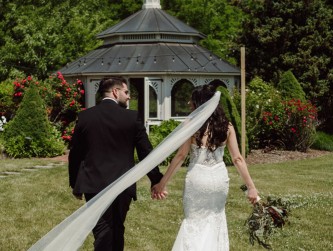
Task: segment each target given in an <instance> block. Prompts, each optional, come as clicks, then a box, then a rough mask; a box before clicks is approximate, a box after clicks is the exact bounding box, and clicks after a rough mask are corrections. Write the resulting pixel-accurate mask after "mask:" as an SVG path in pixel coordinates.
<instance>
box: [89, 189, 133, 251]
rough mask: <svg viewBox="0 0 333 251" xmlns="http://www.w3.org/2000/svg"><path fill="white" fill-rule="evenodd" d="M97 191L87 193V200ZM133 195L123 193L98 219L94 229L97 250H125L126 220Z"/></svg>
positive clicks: (95, 248)
mask: <svg viewBox="0 0 333 251" xmlns="http://www.w3.org/2000/svg"><path fill="white" fill-rule="evenodd" d="M95 195H96V194H95V193H85V194H84V196H85V199H86V201H89V200H90V199H92V198H93V197H94V196H95ZM131 201H132V197H131V196H130V195H129V194H128V193H126V191H125V192H123V193H121V194H120V195H119V196H118V197H117V198H116V199H115V200H114V202H113V203H112V204H111V205H110V207H109V208H108V209H107V210H106V211H105V213H104V214H103V215H102V217H101V218H100V219H99V220H98V222H97V224H96V226H95V227H94V229H93V234H94V238H95V242H94V250H95V251H123V250H124V233H125V226H124V222H125V219H126V215H127V212H128V210H129V208H130V204H131Z"/></svg>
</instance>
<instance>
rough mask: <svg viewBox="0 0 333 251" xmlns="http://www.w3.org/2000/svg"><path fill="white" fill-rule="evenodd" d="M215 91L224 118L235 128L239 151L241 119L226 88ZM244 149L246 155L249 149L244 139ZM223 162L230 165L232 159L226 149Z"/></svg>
mask: <svg viewBox="0 0 333 251" xmlns="http://www.w3.org/2000/svg"><path fill="white" fill-rule="evenodd" d="M217 91H220V92H221V98H220V105H221V106H222V108H223V110H224V112H225V115H226V117H227V118H228V119H229V121H230V123H231V124H232V125H233V127H234V128H235V131H236V136H237V142H238V147H239V149H240V148H241V131H242V129H241V117H240V115H239V112H238V110H237V106H236V104H235V103H234V101H233V100H232V98H231V96H230V93H229V91H228V89H227V88H225V87H222V86H219V87H218V88H217ZM245 149H246V154H247V152H248V149H249V148H248V143H247V139H246V146H245ZM224 162H225V163H226V164H227V165H231V164H232V159H231V156H230V154H229V152H228V149H226V151H225V155H224Z"/></svg>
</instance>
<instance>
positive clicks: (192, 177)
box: [152, 85, 258, 251]
mask: <svg viewBox="0 0 333 251" xmlns="http://www.w3.org/2000/svg"><path fill="white" fill-rule="evenodd" d="M214 93H215V88H214V87H213V86H211V85H204V86H200V87H198V88H197V89H195V90H194V91H193V93H192V98H191V101H190V102H189V103H190V105H191V108H192V109H193V110H194V109H196V108H197V107H199V106H200V105H202V104H203V103H205V102H206V101H207V100H209V99H210V98H211V97H212V96H213V95H214ZM226 146H227V147H228V150H229V152H230V155H231V157H232V161H233V163H234V165H235V166H236V168H237V171H238V172H239V174H240V176H241V177H242V179H243V180H244V182H245V184H246V186H247V188H248V193H247V197H248V199H249V201H250V202H251V203H252V204H254V203H255V202H256V201H257V196H258V192H257V190H256V188H255V185H254V183H253V181H252V179H251V176H250V174H249V172H248V169H247V165H246V163H245V160H244V158H243V157H242V156H241V154H240V152H239V149H238V143H237V139H236V133H235V129H234V127H233V126H232V124H231V123H230V122H229V121H228V119H227V118H226V116H225V114H224V112H223V109H222V108H221V107H220V106H217V108H216V109H215V111H214V112H213V114H212V115H211V116H210V117H209V119H208V120H207V121H206V122H205V123H204V124H203V125H202V127H201V128H200V129H199V130H198V131H197V132H196V133H195V134H194V135H193V136H192V137H191V138H190V139H189V140H187V141H186V142H185V143H184V144H183V145H182V146H181V147H180V148H179V149H178V152H177V154H176V155H175V157H174V158H173V159H172V161H171V163H170V165H169V167H168V169H167V171H166V173H165V174H164V177H163V178H162V179H161V181H160V183H158V184H156V185H155V186H154V187H153V189H152V197H153V198H155V199H163V198H164V197H165V196H164V193H163V191H165V189H166V185H167V183H168V182H169V181H170V179H171V177H172V176H173V175H174V174H175V172H176V171H177V170H178V169H179V168H180V167H181V165H182V164H183V162H184V160H185V158H186V156H187V154H188V153H189V152H190V164H189V166H188V170H187V174H186V178H185V188H184V194H183V206H184V214H185V219H184V220H183V222H182V224H181V227H180V229H179V232H178V235H177V238H176V241H175V243H174V246H173V249H172V250H174V251H181V250H189V251H201V250H202V251H204V250H210V251H214V250H216V251H218V250H219V251H222V250H223V251H224V250H229V238H228V229H227V222H226V216H225V203H226V199H227V195H228V190H229V177H228V172H227V169H226V166H225V164H224V162H223V154H224V148H225V147H226Z"/></svg>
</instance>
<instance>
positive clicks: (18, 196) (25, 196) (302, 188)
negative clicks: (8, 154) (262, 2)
mask: <svg viewBox="0 0 333 251" xmlns="http://www.w3.org/2000/svg"><path fill="white" fill-rule="evenodd" d="M47 163H48V162H47V160H42V159H28V160H27V159H25V160H0V172H3V171H16V172H19V171H22V169H23V168H27V167H32V166H35V165H45V164H47ZM161 169H162V171H163V172H164V171H165V168H164V167H162V168H161ZM332 169H333V154H330V155H326V156H323V157H320V158H316V159H310V160H309V159H308V160H302V161H291V162H285V163H279V164H264V165H254V166H251V167H250V172H251V174H252V177H253V179H254V181H255V183H256V186H257V188H258V189H259V191H260V195H261V197H262V198H265V197H266V196H268V195H272V196H278V197H283V198H285V199H288V200H289V201H290V202H291V203H292V215H291V216H290V225H288V226H286V227H285V228H284V229H283V231H279V232H277V233H276V234H275V235H274V236H273V238H272V245H273V249H274V250H281V251H282V250H333V236H332V218H333V191H332V187H333V172H332V171H333V170H332ZM185 171H186V170H185V168H182V169H181V171H180V172H178V173H177V174H176V175H175V177H174V179H173V180H172V182H171V183H170V185H169V197H168V199H167V200H164V201H152V200H151V199H150V197H149V187H150V184H149V181H148V179H147V178H146V177H145V178H143V179H141V180H140V181H139V182H138V201H136V202H133V203H132V204H131V209H130V211H129V213H128V217H127V220H126V234H125V250H126V251H132V250H133V251H139V250H140V251H141V250H144V251H150V250H151V251H153V250H154V251H164V250H165V251H167V250H171V248H172V245H173V241H174V240H175V237H176V235H177V232H178V228H179V225H180V223H181V221H182V218H183V213H182V212H183V211H182V188H183V180H184V177H185ZM229 176H230V192H229V197H228V202H227V206H226V212H227V220H228V230H229V238H230V250H231V251H232V250H235V251H242V250H249V251H252V250H264V249H263V248H260V247H259V246H258V245H255V246H253V247H252V246H251V245H250V244H249V242H248V236H247V233H246V228H245V227H244V222H245V219H246V218H247V216H248V215H249V214H250V212H251V206H250V205H249V204H248V202H247V201H246V199H245V197H244V195H243V194H242V192H241V190H240V189H239V186H240V185H241V184H242V182H241V179H240V178H239V176H238V174H237V172H236V170H235V168H234V167H229ZM0 192H1V196H0V205H1V206H0V225H1V228H0V250H6V251H10V250H15V251H17V250H27V249H28V248H29V247H30V246H32V245H33V244H34V243H35V242H36V241H37V240H38V239H39V238H41V237H42V236H43V235H44V234H46V233H47V232H48V231H49V230H51V229H52V228H53V227H54V226H55V225H57V224H58V223H60V222H61V221H62V220H63V219H65V218H66V217H67V216H69V215H70V214H71V213H72V212H74V211H75V210H76V209H77V208H79V207H80V206H81V205H82V204H83V202H81V201H78V200H75V199H74V197H72V195H71V190H70V188H69V187H68V176H67V166H66V165H60V166H58V167H56V168H52V169H43V170H37V171H24V172H23V171H22V174H20V175H10V176H8V177H6V178H2V179H0ZM92 243H93V238H92V235H89V236H88V238H87V240H86V241H85V243H84V245H83V246H82V248H81V250H93V248H92Z"/></svg>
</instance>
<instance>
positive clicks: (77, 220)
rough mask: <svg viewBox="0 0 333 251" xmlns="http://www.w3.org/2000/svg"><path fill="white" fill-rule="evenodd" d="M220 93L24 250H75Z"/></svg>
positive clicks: (207, 111) (210, 109)
mask: <svg viewBox="0 0 333 251" xmlns="http://www.w3.org/2000/svg"><path fill="white" fill-rule="evenodd" d="M220 95H221V93H220V92H216V93H215V95H214V96H213V97H212V98H211V99H210V100H209V101H207V102H206V103H205V104H203V105H201V106H200V107H199V108H197V109H196V110H195V111H193V112H192V113H191V114H190V115H189V116H188V117H187V119H186V120H185V121H184V122H183V123H181V124H180V125H179V126H178V127H177V128H176V129H175V130H174V131H173V132H172V133H171V134H170V135H169V136H168V137H166V138H165V139H164V140H163V141H162V142H161V143H160V144H159V145H158V146H157V147H156V148H155V149H154V150H153V151H152V152H151V153H150V154H149V155H148V156H147V157H146V158H145V159H143V160H142V161H141V162H140V163H138V164H137V165H135V166H134V167H133V168H132V169H130V170H129V171H127V172H126V173H125V174H124V175H122V176H121V177H120V178H118V179H117V180H116V181H114V182H113V183H112V184H110V185H109V186H107V187H106V188H105V189H104V190H102V191H101V192H100V193H99V194H98V195H96V196H95V197H94V198H92V199H91V200H90V201H88V202H87V203H86V204H85V205H83V206H82V207H80V208H79V209H78V210H77V211H75V212H74V213H73V214H72V215H70V216H69V217H68V218H66V219H65V220H64V221H63V222H61V223H60V224H59V225H57V226H56V227H55V228H53V229H52V230H51V231H50V232H48V233H47V234H46V235H45V236H44V237H42V238H41V239H40V240H39V241H37V242H36V243H35V244H34V245H33V246H32V247H31V248H30V249H29V250H28V251H37V250H38V251H41V250H47V251H59V250H62V251H65V250H66V251H73V250H78V249H79V248H80V246H81V245H82V243H83V242H84V240H85V239H86V237H87V236H88V234H89V233H90V231H91V230H92V229H93V228H94V226H95V225H96V223H97V221H98V220H99V218H100V217H101V216H102V214H103V213H104V212H105V211H106V209H107V208H108V207H109V206H110V204H111V203H112V202H113V201H114V199H115V198H116V197H117V196H118V195H119V194H120V193H121V192H122V191H124V190H125V189H126V188H127V187H129V186H130V185H132V184H134V183H135V182H137V181H138V180H139V179H141V178H142V177H143V176H145V175H146V174H147V173H148V172H149V171H150V170H152V169H153V168H154V167H155V166H157V165H159V164H160V163H161V162H162V161H163V160H164V159H165V158H166V157H168V156H169V155H170V154H171V153H173V152H174V151H175V150H177V149H178V148H179V147H180V146H181V145H182V144H183V143H184V142H185V141H186V140H187V139H188V138H190V137H191V136H192V135H193V134H194V133H195V132H196V131H198V130H199V129H200V127H201V126H202V125H203V123H204V122H205V121H206V120H207V119H208V118H209V117H210V115H211V114H212V113H213V112H214V110H215V108H216V106H217V105H218V103H219V100H220Z"/></svg>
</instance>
